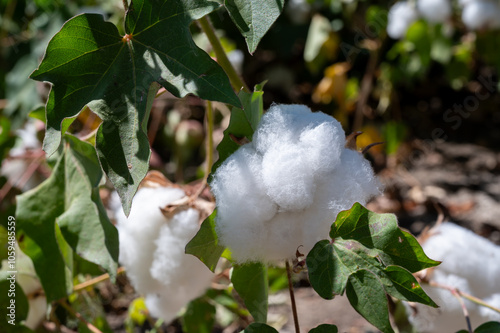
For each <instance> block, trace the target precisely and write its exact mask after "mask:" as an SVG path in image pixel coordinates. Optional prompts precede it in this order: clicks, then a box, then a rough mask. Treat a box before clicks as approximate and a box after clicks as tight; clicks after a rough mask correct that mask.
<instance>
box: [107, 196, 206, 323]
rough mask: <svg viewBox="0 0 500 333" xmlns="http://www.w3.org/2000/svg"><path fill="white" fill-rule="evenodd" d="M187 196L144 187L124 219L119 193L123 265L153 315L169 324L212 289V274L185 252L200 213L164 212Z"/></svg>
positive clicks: (117, 206)
mask: <svg viewBox="0 0 500 333" xmlns="http://www.w3.org/2000/svg"><path fill="white" fill-rule="evenodd" d="M184 196H185V193H184V191H182V190H181V189H178V188H169V187H157V188H146V187H144V188H141V189H139V191H137V194H136V195H135V197H134V200H133V202H132V209H131V211H130V215H129V217H128V218H127V217H125V214H124V213H123V210H122V208H121V204H120V200H119V198H118V195H116V193H114V196H113V198H114V199H115V200H113V202H114V205H113V206H114V207H113V208H114V211H115V217H116V220H117V228H118V235H119V239H120V257H119V261H120V263H121V264H122V265H123V266H124V267H125V269H126V271H127V276H128V277H129V278H130V281H131V283H132V285H133V286H134V288H135V290H136V291H137V292H138V293H140V294H143V295H144V296H145V298H146V306H147V307H148V310H149V312H150V313H151V315H152V316H153V317H156V318H162V319H164V320H165V321H166V322H170V321H171V320H172V319H174V318H175V317H176V315H177V313H178V312H179V311H180V310H181V309H182V308H183V307H184V306H185V305H186V304H187V303H189V302H190V301H191V300H193V299H195V298H197V297H199V296H201V295H202V294H203V293H204V292H205V291H206V289H208V288H209V287H210V283H211V280H212V278H213V274H212V272H210V270H209V269H207V268H206V267H205V265H204V264H203V263H202V262H201V261H199V260H198V259H197V258H196V257H194V256H192V255H189V254H185V253H184V249H185V247H186V244H187V243H188V242H189V241H190V240H191V239H192V238H193V237H194V236H195V234H196V232H197V231H198V229H199V223H198V219H199V213H198V211H197V210H195V209H192V208H191V209H187V210H183V211H181V212H179V213H177V214H175V215H174V216H173V217H172V218H171V219H167V218H166V217H165V216H164V215H163V214H162V213H161V211H160V207H165V206H166V205H168V204H169V203H171V202H173V201H175V200H178V199H181V198H183V197H184Z"/></svg>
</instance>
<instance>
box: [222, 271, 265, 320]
mask: <svg viewBox="0 0 500 333" xmlns="http://www.w3.org/2000/svg"><path fill="white" fill-rule="evenodd" d="M231 282H232V283H233V286H234V289H235V290H236V292H237V293H238V295H240V297H241V298H242V299H243V301H244V302H245V306H246V307H247V309H248V311H250V314H251V315H252V316H253V318H254V320H255V321H256V322H259V323H266V321H267V307H268V303H267V302H268V301H267V298H268V278H267V266H266V265H265V264H263V263H250V264H244V265H235V266H234V268H233V273H232V274H231Z"/></svg>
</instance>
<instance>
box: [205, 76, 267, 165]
mask: <svg viewBox="0 0 500 333" xmlns="http://www.w3.org/2000/svg"><path fill="white" fill-rule="evenodd" d="M264 84H265V83H261V84H258V85H256V86H255V88H254V92H252V93H247V92H245V91H240V93H239V94H238V97H239V98H240V101H241V104H242V105H243V108H238V107H234V108H233V109H232V110H231V119H230V120H229V126H228V127H227V129H226V130H225V131H224V137H223V138H222V141H221V142H220V143H219V145H218V146H217V151H218V152H219V159H218V160H217V162H215V164H214V166H213V167H212V173H214V172H215V170H217V168H218V167H219V166H220V165H221V164H222V163H223V162H224V161H225V160H226V159H227V158H228V157H229V156H231V154H232V153H234V152H235V151H236V150H238V148H239V147H240V144H238V143H237V142H235V139H242V138H245V139H247V140H249V141H251V140H252V136H253V133H254V132H255V130H256V129H257V126H258V125H259V122H260V118H262V115H263V114H264V102H263V96H264V91H263V90H262V89H263V88H264Z"/></svg>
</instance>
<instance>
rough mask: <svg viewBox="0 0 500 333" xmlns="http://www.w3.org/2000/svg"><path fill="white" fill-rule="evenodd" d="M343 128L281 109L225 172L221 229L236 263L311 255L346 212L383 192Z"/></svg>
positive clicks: (302, 109)
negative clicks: (333, 224) (347, 141)
mask: <svg viewBox="0 0 500 333" xmlns="http://www.w3.org/2000/svg"><path fill="white" fill-rule="evenodd" d="M345 145H346V140H345V133H344V131H343V130H342V127H341V125H340V123H339V122H338V121H337V120H335V119H334V118H332V117H331V116H328V115H326V114H324V113H322V112H312V111H311V110H310V109H309V108H308V107H306V106H304V105H274V106H272V107H271V108H270V109H269V111H268V112H267V113H266V114H265V115H264V116H263V118H262V120H261V122H260V124H259V126H258V128H257V130H256V131H255V133H254V136H253V141H252V142H251V143H248V144H245V145H243V146H242V147H240V148H239V149H238V150H237V151H236V152H235V153H234V154H233V155H231V156H230V157H229V158H228V159H226V160H225V162H224V163H223V164H222V165H221V166H220V167H219V168H218V169H217V171H216V172H215V174H214V175H213V180H212V182H211V184H210V186H211V189H212V192H213V193H214V195H215V198H216V204H217V220H216V230H217V234H218V236H219V239H220V241H221V243H222V244H223V245H225V246H227V247H228V248H229V249H230V250H231V252H232V257H233V259H234V260H235V261H236V262H249V261H262V262H277V261H279V260H283V259H293V258H294V257H295V254H296V252H297V249H299V248H300V249H301V251H304V252H305V253H307V252H308V251H309V250H310V249H311V248H312V247H313V246H314V244H315V243H316V242H317V241H319V240H321V239H322V238H323V237H324V236H325V235H327V234H328V231H329V229H330V226H331V224H332V221H334V220H335V217H336V216H337V214H338V213H339V212H340V211H341V210H345V209H348V208H350V207H351V206H352V205H353V204H354V203H355V202H360V203H363V204H364V203H366V202H367V200H368V199H369V198H371V197H372V196H374V195H377V194H379V193H380V191H381V187H380V184H379V183H378V181H377V179H376V178H375V176H374V173H373V170H372V168H371V166H370V164H369V162H368V161H367V160H365V159H364V158H363V156H362V155H361V154H360V153H358V152H356V151H354V150H351V149H348V148H345Z"/></svg>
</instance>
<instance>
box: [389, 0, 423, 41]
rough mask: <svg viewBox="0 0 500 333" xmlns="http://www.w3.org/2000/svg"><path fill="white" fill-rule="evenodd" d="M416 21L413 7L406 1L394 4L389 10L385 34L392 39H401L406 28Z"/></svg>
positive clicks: (416, 15) (415, 12)
mask: <svg viewBox="0 0 500 333" xmlns="http://www.w3.org/2000/svg"><path fill="white" fill-rule="evenodd" d="M417 20H418V12H417V9H416V8H415V5H414V4H412V3H409V2H408V1H399V2H396V3H395V4H394V5H393V6H392V7H391V9H390V10H389V15H388V18H387V34H388V35H389V37H391V38H394V39H401V38H403V37H404V36H405V35H406V31H407V30H408V28H409V27H410V26H411V25H412V24H413V23H414V22H415V21H417Z"/></svg>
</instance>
